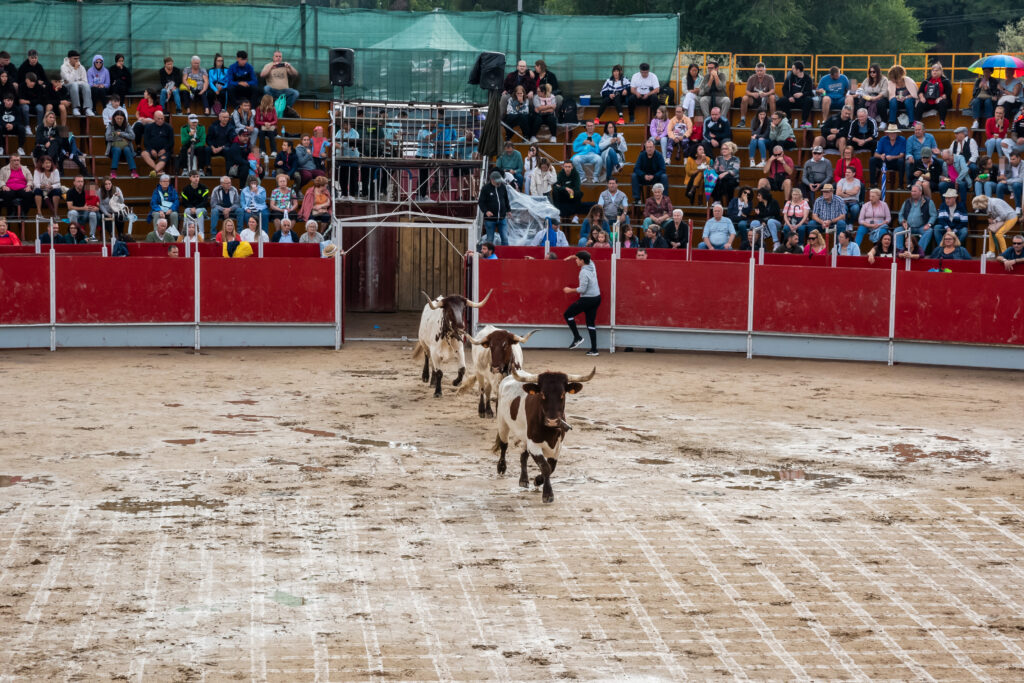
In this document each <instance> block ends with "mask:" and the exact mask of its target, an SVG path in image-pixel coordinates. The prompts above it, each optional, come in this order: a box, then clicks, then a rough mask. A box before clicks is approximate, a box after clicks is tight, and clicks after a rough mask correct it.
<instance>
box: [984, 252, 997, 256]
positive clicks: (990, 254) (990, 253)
mask: <svg viewBox="0 0 1024 683" xmlns="http://www.w3.org/2000/svg"><path fill="white" fill-rule="evenodd" d="M995 257H996V254H995V252H994V251H986V252H985V258H995Z"/></svg>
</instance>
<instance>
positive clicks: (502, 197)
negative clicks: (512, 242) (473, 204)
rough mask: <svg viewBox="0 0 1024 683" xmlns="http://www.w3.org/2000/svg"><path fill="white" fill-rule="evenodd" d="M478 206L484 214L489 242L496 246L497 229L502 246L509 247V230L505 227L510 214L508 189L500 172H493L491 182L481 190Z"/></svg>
mask: <svg viewBox="0 0 1024 683" xmlns="http://www.w3.org/2000/svg"><path fill="white" fill-rule="evenodd" d="M477 206H479V207H480V211H481V212H482V213H483V214H484V230H486V231H487V241H488V242H490V243H491V244H494V230H495V228H497V230H498V235H499V236H500V237H501V244H502V245H503V246H508V230H507V228H506V227H505V216H506V215H507V214H508V188H507V187H505V181H504V179H503V176H502V175H501V172H500V171H491V182H489V183H488V184H486V185H484V187H483V189H482V190H480V198H479V199H478V200H477Z"/></svg>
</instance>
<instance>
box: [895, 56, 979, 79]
mask: <svg viewBox="0 0 1024 683" xmlns="http://www.w3.org/2000/svg"><path fill="white" fill-rule="evenodd" d="M981 57H982V55H981V54H980V53H970V52H968V53H964V52H944V53H943V52H928V53H924V52H904V53H902V54H900V61H899V64H900V66H902V67H903V68H904V69H906V70H907V75H908V76H910V77H911V78H913V79H914V80H915V81H921V80H924V78H925V75H926V74H928V73H929V72H930V71H931V66H932V64H934V63H935V62H938V63H939V64H941V65H942V71H943V73H944V74H945V76H946V78H948V79H949V80H951V81H960V82H965V81H973V80H974V79H975V78H977V76H976V75H975V74H972V73H971V72H970V71H968V70H967V67H969V66H970V65H971V64H973V63H974V62H976V61H978V60H979V59H981Z"/></svg>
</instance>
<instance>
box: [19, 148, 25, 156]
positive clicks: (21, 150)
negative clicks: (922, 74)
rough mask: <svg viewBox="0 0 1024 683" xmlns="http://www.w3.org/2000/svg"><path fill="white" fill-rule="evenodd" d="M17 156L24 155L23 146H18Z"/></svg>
mask: <svg viewBox="0 0 1024 683" xmlns="http://www.w3.org/2000/svg"><path fill="white" fill-rule="evenodd" d="M18 156H21V157H23V156H25V150H24V149H23V148H21V147H19V148H18Z"/></svg>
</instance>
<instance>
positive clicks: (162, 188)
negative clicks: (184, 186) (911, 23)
mask: <svg viewBox="0 0 1024 683" xmlns="http://www.w3.org/2000/svg"><path fill="white" fill-rule="evenodd" d="M149 209H150V212H149V221H150V223H152V224H153V225H154V226H155V225H156V222H157V221H158V220H159V219H161V218H166V219H167V222H168V223H169V224H170V226H171V227H173V228H174V232H172V233H171V234H173V235H175V236H177V232H178V191H177V190H175V189H174V188H173V187H171V176H169V175H167V174H166V173H165V174H163V175H162V176H160V184H159V185H157V186H156V189H155V190H153V196H152V198H151V199H150V200H149Z"/></svg>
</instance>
